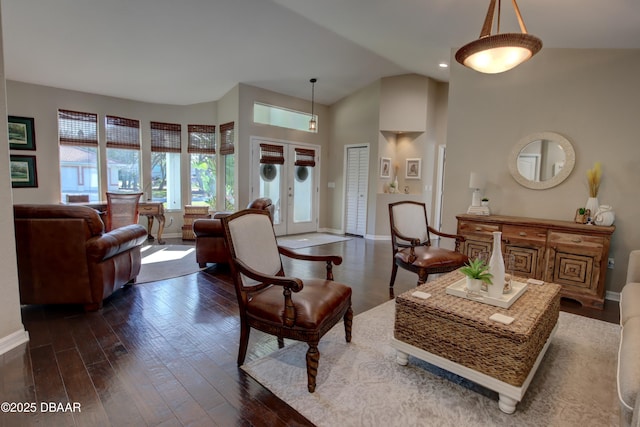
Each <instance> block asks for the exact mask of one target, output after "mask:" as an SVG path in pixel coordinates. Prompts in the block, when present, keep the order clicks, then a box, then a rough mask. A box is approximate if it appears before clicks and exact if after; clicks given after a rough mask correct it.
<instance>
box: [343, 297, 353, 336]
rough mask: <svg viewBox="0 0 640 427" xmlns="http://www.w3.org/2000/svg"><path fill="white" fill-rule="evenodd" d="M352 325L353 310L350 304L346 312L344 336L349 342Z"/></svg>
mask: <svg viewBox="0 0 640 427" xmlns="http://www.w3.org/2000/svg"><path fill="white" fill-rule="evenodd" d="M351 325H353V310H352V309H351V306H349V308H348V309H347V312H346V313H345V314H344V337H345V339H346V340H347V342H351Z"/></svg>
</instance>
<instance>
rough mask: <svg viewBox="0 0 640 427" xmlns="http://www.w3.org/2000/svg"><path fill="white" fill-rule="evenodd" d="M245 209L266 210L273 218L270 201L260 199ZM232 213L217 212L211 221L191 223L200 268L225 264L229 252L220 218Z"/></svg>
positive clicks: (204, 220)
mask: <svg viewBox="0 0 640 427" xmlns="http://www.w3.org/2000/svg"><path fill="white" fill-rule="evenodd" d="M247 209H260V210H268V211H269V213H270V214H271V217H272V218H273V203H272V202H271V199H269V198H266V197H261V198H259V199H256V200H254V201H253V202H251V203H249V205H248V206H247ZM231 214H232V212H217V213H215V214H214V215H213V218H211V219H197V220H195V221H193V234H195V236H196V262H197V263H198V265H199V266H200V268H204V267H206V266H207V263H208V262H213V263H218V264H220V263H222V264H227V263H228V262H229V260H228V258H229V252H228V251H227V250H226V249H225V246H224V231H223V229H222V222H221V221H220V218H222V217H225V216H229V215H231Z"/></svg>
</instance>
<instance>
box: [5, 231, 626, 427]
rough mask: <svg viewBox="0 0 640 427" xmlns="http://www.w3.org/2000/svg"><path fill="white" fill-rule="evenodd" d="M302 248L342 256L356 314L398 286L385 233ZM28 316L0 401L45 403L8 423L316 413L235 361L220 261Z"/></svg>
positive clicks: (297, 270) (267, 345) (601, 314)
mask: <svg viewBox="0 0 640 427" xmlns="http://www.w3.org/2000/svg"><path fill="white" fill-rule="evenodd" d="M167 241H168V243H185V242H182V241H181V240H180V239H167ZM301 252H307V253H335V254H339V255H342V256H343V257H344V263H343V264H342V265H340V266H337V267H335V268H334V273H335V280H337V281H341V282H344V283H347V284H349V285H350V286H351V287H352V288H353V308H354V312H355V314H356V315H357V314H358V313H362V312H363V311H366V310H368V309H370V308H372V307H375V306H377V305H379V304H381V303H383V302H385V301H388V300H389V299H390V298H392V297H393V295H390V292H389V287H388V280H389V273H390V270H391V261H390V254H391V248H390V243H389V242H387V241H371V240H364V239H361V238H353V239H351V240H349V241H346V242H341V243H334V244H329V245H324V246H316V247H313V248H308V249H302V250H301ZM285 266H286V268H287V270H288V273H289V275H297V276H300V277H305V276H309V275H313V276H322V275H323V274H324V265H318V264H316V265H313V266H309V264H302V263H301V262H297V263H295V264H294V263H286V264H285ZM415 282H416V276H415V275H413V274H411V273H408V272H406V271H402V270H400V271H399V272H398V277H397V279H396V285H395V293H396V294H399V293H402V292H404V291H406V290H409V289H412V288H413V287H414V286H415ZM562 309H563V310H566V311H571V312H574V313H577V314H583V315H586V316H589V317H594V318H598V319H601V320H605V321H608V322H618V318H619V313H618V305H617V303H615V302H607V304H606V305H605V309H604V310H603V311H599V310H584V309H582V308H580V307H579V305H576V304H573V303H570V302H563V306H562ZM22 317H23V322H24V325H25V327H26V329H27V330H28V332H29V335H30V338H31V340H30V342H29V343H28V344H25V345H23V346H20V347H19V348H16V349H14V350H12V351H10V352H8V353H6V354H4V355H2V356H0V393H1V395H2V396H1V397H2V398H1V399H0V401H1V402H14V403H16V404H29V403H35V406H36V407H35V411H33V412H29V413H19V414H18V413H6V412H4V410H3V411H2V413H1V414H0V417H1V420H2V423H1V425H2V426H31V425H45V426H110V425H112V426H145V425H148V426H181V425H189V426H236V425H237V426H305V425H311V423H309V421H307V420H306V419H305V418H304V417H302V416H301V415H300V414H298V413H297V412H296V411H294V410H293V409H292V408H290V407H289V406H288V405H287V404H285V403H284V402H282V401H281V400H280V399H278V398H277V397H275V396H274V395H273V394H271V393H270V392H269V391H268V390H266V389H265V388H263V387H262V386H261V385H260V384H259V383H257V382H256V381H254V380H253V379H252V378H251V377H249V376H248V375H245V374H244V372H243V371H242V370H241V369H239V368H238V367H237V366H236V356H237V353H236V352H237V343H238V335H239V333H238V317H237V303H236V299H235V293H234V290H233V285H232V283H231V281H230V276H229V271H228V269H227V268H224V267H218V266H215V265H212V266H211V267H210V268H208V269H207V270H206V271H204V272H199V273H195V274H192V275H189V276H184V277H179V278H175V279H171V280H164V281H159V282H154V283H147V284H141V285H134V286H131V287H128V288H124V289H122V290H120V291H118V292H116V293H115V294H114V295H112V296H111V297H109V298H108V299H107V300H106V301H105V304H104V307H103V308H102V309H101V310H99V311H98V312H94V313H84V312H83V311H82V309H81V308H80V307H77V306H27V307H23V308H22ZM353 333H354V334H357V331H355V330H354V331H353ZM251 334H252V335H251V342H250V345H249V351H248V353H247V360H248V361H249V360H254V359H256V358H259V357H261V356H262V355H265V354H268V353H270V352H272V351H274V350H276V349H277V342H276V340H275V338H273V337H270V336H266V335H264V334H261V333H259V332H257V331H252V332H251ZM319 369H323V365H322V357H321V358H320V367H319ZM306 392H307V391H306V389H305V390H300V393H306ZM67 403H71V405H73V404H74V403H76V404H79V405H80V411H78V410H76V411H73V406H71V407H69V408H66V407H63V408H60V407H57V406H56V405H59V404H65V405H66V404H67ZM51 404H53V405H54V406H53V407H52V406H51ZM43 405H44V406H43ZM27 408H28V409H33V407H31V408H29V406H27ZM43 408H45V409H47V410H46V411H43ZM14 409H17V408H14ZM60 409H71V410H70V411H66V412H65V411H61V410H60Z"/></svg>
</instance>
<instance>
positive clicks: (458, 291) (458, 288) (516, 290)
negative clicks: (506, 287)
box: [446, 277, 527, 308]
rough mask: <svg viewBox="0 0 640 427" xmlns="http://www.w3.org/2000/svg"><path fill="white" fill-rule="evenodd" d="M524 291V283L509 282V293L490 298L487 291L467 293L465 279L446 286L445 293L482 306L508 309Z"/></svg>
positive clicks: (525, 288) (525, 285) (525, 287)
mask: <svg viewBox="0 0 640 427" xmlns="http://www.w3.org/2000/svg"><path fill="white" fill-rule="evenodd" d="M489 286H493V285H489ZM526 290H527V284H526V283H522V282H516V281H511V292H509V293H508V294H502V296H501V297H500V298H492V297H490V296H489V293H488V292H487V291H478V292H469V291H467V279H466V277H465V278H462V279H460V280H458V281H457V282H455V283H453V284H451V285H449V286H447V290H446V292H447V294H449V295H455V296H457V297H461V298H465V299H469V300H472V301H478V302H481V303H484V304H489V305H494V306H496V307H502V308H509V307H511V305H512V304H513V303H514V302H516V300H517V299H518V298H520V295H522V294H523V293H524V292H525V291H526Z"/></svg>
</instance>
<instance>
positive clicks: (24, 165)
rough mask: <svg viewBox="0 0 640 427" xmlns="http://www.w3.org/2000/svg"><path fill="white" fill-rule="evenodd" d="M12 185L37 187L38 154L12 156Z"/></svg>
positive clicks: (16, 186)
mask: <svg viewBox="0 0 640 427" xmlns="http://www.w3.org/2000/svg"><path fill="white" fill-rule="evenodd" d="M10 163H11V187H13V188H24V187H37V186H38V173H37V171H36V156H14V155H11V156H10Z"/></svg>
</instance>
